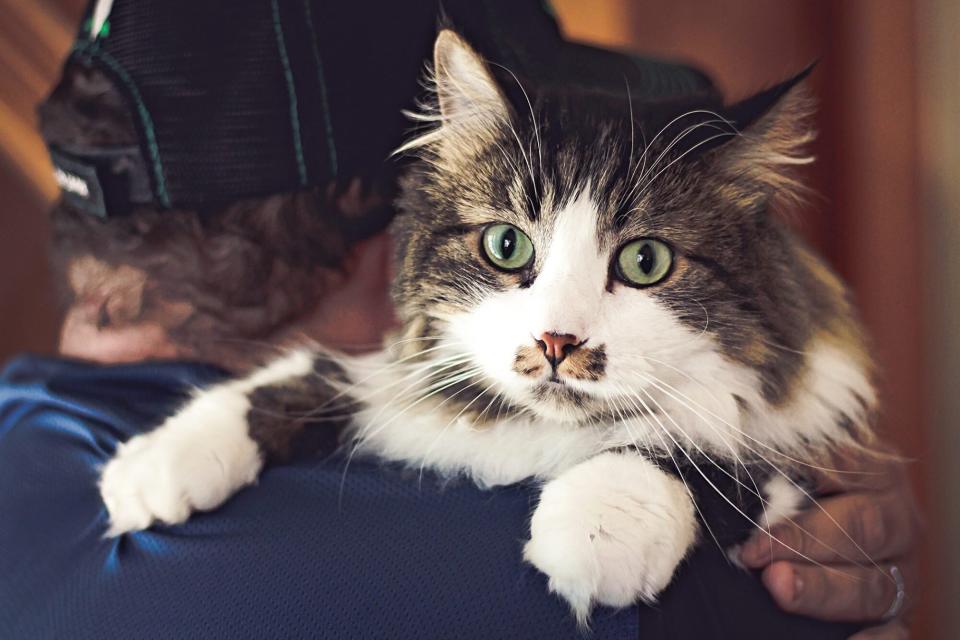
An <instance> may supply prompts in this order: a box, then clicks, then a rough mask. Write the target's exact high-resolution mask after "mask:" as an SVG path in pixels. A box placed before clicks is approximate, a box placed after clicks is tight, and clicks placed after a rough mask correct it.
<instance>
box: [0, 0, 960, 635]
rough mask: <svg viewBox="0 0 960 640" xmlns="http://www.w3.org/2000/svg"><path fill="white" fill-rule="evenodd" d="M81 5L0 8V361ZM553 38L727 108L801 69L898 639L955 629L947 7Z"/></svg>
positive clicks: (916, 2) (21, 329)
mask: <svg viewBox="0 0 960 640" xmlns="http://www.w3.org/2000/svg"><path fill="white" fill-rule="evenodd" d="M84 5H85V0H0V69H3V72H2V73H0V361H2V360H4V359H6V358H7V357H8V356H10V355H11V354H13V353H17V352H20V351H34V352H52V351H53V350H54V348H55V344H56V330H57V318H56V310H55V305H54V297H53V295H52V288H51V285H50V282H49V274H48V271H47V267H46V235H47V223H46V219H45V215H44V210H45V208H46V207H47V206H48V205H49V203H50V202H51V199H52V198H54V197H55V195H56V189H55V187H54V184H53V180H52V177H51V174H50V169H49V165H48V160H47V158H46V152H45V150H44V148H43V146H42V144H41V143H40V141H39V139H38V137H37V136H36V134H35V117H34V106H35V105H36V104H37V102H39V101H40V100H41V99H42V98H43V96H44V95H45V94H46V92H47V91H48V90H49V88H50V86H51V83H52V82H53V81H54V80H55V78H56V77H57V73H58V68H59V64H60V61H61V60H62V58H63V56H64V55H65V53H66V51H67V49H68V48H69V46H70V44H71V40H72V34H73V33H74V30H75V24H76V23H77V21H78V18H79V15H80V12H81V11H82V10H83V7H84ZM553 5H554V7H555V9H556V10H557V14H558V16H559V18H560V21H561V23H562V24H563V26H564V29H565V31H566V32H567V34H568V35H570V36H571V37H574V38H577V39H583V40H589V41H592V42H596V43H601V44H604V45H607V46H614V47H623V48H629V49H633V50H636V51H642V52H647V53H654V54H657V55H661V56H669V57H679V58H682V59H686V60H688V61H692V62H695V63H697V64H698V65H700V66H702V67H703V68H705V69H706V70H708V71H709V72H710V73H711V74H713V75H714V76H715V77H716V78H717V80H718V81H719V83H720V85H721V86H722V87H723V88H724V89H725V90H726V91H727V92H728V95H729V97H730V98H736V97H742V96H744V95H746V94H748V93H750V92H752V91H754V90H756V89H758V88H761V87H762V86H764V85H766V84H770V83H773V82H775V81H777V80H780V79H783V78H785V77H787V76H789V75H792V73H794V72H796V71H797V70H799V69H801V68H803V67H804V66H806V65H807V64H808V63H809V62H811V61H812V60H815V59H819V60H820V64H819V66H818V67H817V69H816V71H815V72H814V74H813V77H812V84H813V88H814V91H815V93H816V95H817V97H818V100H819V104H820V110H819V113H818V116H817V125H818V128H819V131H820V138H819V141H818V142H817V143H816V147H815V153H816V155H817V158H818V162H817V164H816V165H815V166H814V167H813V168H812V169H811V170H810V172H809V178H810V182H811V183H812V185H813V186H814V187H815V190H816V193H817V194H819V195H818V196H817V197H815V198H813V199H812V201H811V203H810V204H809V205H808V206H807V207H806V208H805V209H804V210H803V211H801V212H799V213H798V214H797V215H796V219H795V223H796V225H797V226H798V228H800V229H801V231H802V232H803V233H804V234H805V235H807V237H809V238H810V239H811V241H812V242H813V243H814V244H815V245H816V246H817V247H819V248H820V250H821V251H822V252H824V254H825V255H826V256H827V257H828V258H829V259H830V261H831V262H832V264H833V265H834V266H835V267H836V268H837V270H838V271H839V272H840V273H841V274H842V275H843V276H844V277H845V278H846V279H847V280H848V281H849V282H850V283H851V284H852V285H853V288H854V290H855V292H856V295H857V299H858V302H859V305H860V308H861V310H862V312H863V315H864V318H865V321H866V323H867V325H868V327H869V329H870V332H871V334H872V336H873V338H874V349H875V352H876V357H877V359H878V360H879V362H880V364H881V370H882V379H881V385H882V389H881V393H882V396H881V397H882V398H883V399H884V403H885V404H884V415H883V419H882V428H883V429H884V430H885V431H886V432H887V433H888V434H889V436H890V438H891V439H893V440H894V441H895V442H896V443H897V444H899V446H900V447H901V448H902V450H903V451H904V452H906V454H907V455H908V456H910V457H911V458H912V459H914V462H913V464H912V471H913V479H914V481H915V484H916V486H917V488H918V491H919V492H920V493H921V495H922V498H923V501H924V505H925V508H926V511H927V514H928V519H929V523H930V540H929V541H928V543H927V545H926V549H927V552H928V553H927V556H928V565H929V567H930V570H929V571H928V572H927V574H926V575H927V578H926V584H925V593H923V594H921V597H922V600H923V603H922V606H921V609H920V611H919V612H918V615H917V616H916V618H917V619H916V624H915V633H914V637H915V638H921V639H926V638H953V637H955V633H952V631H951V630H953V629H956V628H960V612H958V607H956V606H955V603H956V602H957V601H958V600H960V553H958V552H957V551H956V550H955V549H954V548H953V547H954V544H953V543H954V542H957V541H960V505H958V503H957V501H956V500H955V499H951V493H952V491H953V489H954V488H960V482H958V481H960V468H958V465H956V464H955V463H954V458H955V456H956V455H957V454H958V453H960V434H958V429H957V428H956V427H957V425H958V423H960V394H958V392H956V391H954V387H955V381H957V380H958V379H960V332H958V331H957V329H958V328H960V320H958V314H960V259H958V258H957V256H956V252H957V250H958V247H960V225H958V219H960V186H958V185H960V144H958V143H960V124H958V120H960V118H958V114H960V62H958V60H957V52H958V51H960V39H958V32H960V3H956V2H955V1H954V0H842V1H841V0H780V1H778V2H769V1H768V0H634V1H630V0H591V1H585V0H554V2H553Z"/></svg>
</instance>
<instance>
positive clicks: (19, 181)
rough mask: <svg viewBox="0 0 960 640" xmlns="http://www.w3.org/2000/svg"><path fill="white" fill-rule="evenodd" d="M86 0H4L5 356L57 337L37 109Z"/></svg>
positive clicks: (0, 242) (0, 356)
mask: <svg viewBox="0 0 960 640" xmlns="http://www.w3.org/2000/svg"><path fill="white" fill-rule="evenodd" d="M83 4H84V3H83V2H82V1H78V0H70V1H64V2H42V1H41V2H37V1H31V2H22V1H19V0H0V15H2V16H3V20H0V68H3V69H4V73H3V74H0V193H2V194H3V201H2V203H0V273H2V274H3V276H2V277H0V361H3V360H5V359H6V358H8V357H9V356H10V355H12V354H14V353H17V352H21V351H38V352H52V350H53V348H54V345H55V339H56V330H57V328H56V324H57V318H56V313H55V310H54V305H53V295H52V291H51V286H50V281H49V273H48V270H47V251H46V249H47V236H48V233H49V229H48V226H47V217H46V209H47V207H48V206H49V203H50V202H51V201H52V199H53V198H54V197H55V196H56V193H57V191H56V186H55V184H54V182H53V178H52V175H51V172H50V165H49V161H48V159H47V153H46V149H45V148H44V146H43V143H42V141H41V140H40V137H39V136H38V135H37V133H36V117H35V111H34V109H35V106H36V105H37V104H38V103H39V102H40V101H41V100H42V99H43V97H44V96H45V95H46V93H47V92H48V91H49V89H50V87H51V85H52V83H53V82H54V81H55V79H56V77H57V74H58V71H59V68H60V63H61V60H62V58H63V57H64V55H65V54H66V52H67V50H68V49H69V47H70V45H71V41H72V36H73V33H74V24H75V23H76V21H77V20H78V19H79V15H80V12H81V11H82V5H83Z"/></svg>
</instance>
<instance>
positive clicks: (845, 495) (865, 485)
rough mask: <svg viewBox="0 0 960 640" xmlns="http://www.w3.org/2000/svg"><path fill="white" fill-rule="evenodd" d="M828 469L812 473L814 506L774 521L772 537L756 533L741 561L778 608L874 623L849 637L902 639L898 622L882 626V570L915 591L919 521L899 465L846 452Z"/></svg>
mask: <svg viewBox="0 0 960 640" xmlns="http://www.w3.org/2000/svg"><path fill="white" fill-rule="evenodd" d="M833 466H834V467H836V468H837V471H838V472H834V473H829V474H827V473H821V474H819V476H818V478H817V480H818V482H819V486H818V488H817V491H818V494H819V495H821V496H825V497H822V498H819V499H818V502H819V505H820V506H819V507H817V506H813V507H811V508H810V509H808V510H807V511H805V512H803V513H801V514H799V515H797V516H795V517H794V518H793V521H792V522H790V521H787V522H783V523H780V524H778V525H776V526H774V527H773V530H772V534H773V537H774V538H776V539H777V540H778V541H779V542H773V541H771V539H770V537H768V536H767V535H766V534H765V533H763V532H757V533H756V534H755V535H754V536H753V537H752V538H751V539H750V540H749V541H748V542H747V544H745V545H744V548H743V550H742V552H741V561H742V562H743V563H744V565H746V566H747V567H749V568H751V569H762V570H763V573H762V579H763V583H764V584H765V585H766V587H767V589H768V590H769V591H770V593H771V594H772V595H773V598H774V599H775V600H776V601H777V604H779V605H780V607H782V608H783V609H784V610H786V611H790V612H792V613H798V614H801V615H806V616H810V617H812V618H819V619H822V620H835V621H847V622H868V623H872V622H876V623H878V625H880V626H877V627H874V628H871V629H868V630H866V631H863V632H861V633H859V634H857V635H856V636H854V639H855V640H867V639H869V638H872V639H883V640H892V639H894V638H906V637H908V632H907V629H906V626H905V625H904V624H903V622H902V620H900V619H897V620H893V621H889V622H886V623H885V624H883V622H884V621H883V617H884V614H885V613H887V611H889V609H890V607H891V605H892V604H893V602H894V599H895V598H896V595H897V587H896V581H895V580H894V579H893V577H892V575H891V573H890V567H891V566H893V565H895V566H896V567H897V568H898V569H899V570H900V572H901V574H902V576H903V579H904V583H905V586H906V588H905V593H906V594H907V597H908V598H909V597H910V596H911V595H915V594H916V588H917V570H918V566H917V565H918V557H917V556H918V544H917V543H918V537H919V531H920V519H919V515H918V511H917V507H916V503H915V500H914V497H913V494H912V493H911V491H910V485H909V481H908V480H907V477H906V472H905V470H904V466H903V464H902V463H899V462H895V461H892V460H882V461H877V460H871V461H864V460H863V459H862V458H861V459H854V458H852V457H847V458H844V459H843V460H841V461H839V462H838V463H837V464H834V465H833ZM799 554H802V555H803V556H806V558H807V559H804V558H801V557H800V555H799ZM814 563H820V565H818V564H814ZM854 639H852V640H854Z"/></svg>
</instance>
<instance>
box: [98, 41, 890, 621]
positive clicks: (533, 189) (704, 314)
mask: <svg viewBox="0 0 960 640" xmlns="http://www.w3.org/2000/svg"><path fill="white" fill-rule="evenodd" d="M803 75H804V74H801V75H800V76H798V77H796V78H793V79H791V80H789V81H787V82H785V83H782V84H780V85H777V86H775V87H773V88H771V89H768V90H766V91H763V92H761V93H759V94H757V95H755V96H753V97H751V98H749V99H747V100H744V101H741V102H739V103H736V104H734V105H732V106H724V105H723V104H722V103H721V102H720V101H719V99H718V98H715V97H711V96H707V95H705V94H704V95H695V96H686V97H676V98H658V99H655V100H644V99H643V98H642V97H638V98H637V100H634V98H633V96H632V94H631V91H630V89H629V86H627V87H625V91H624V92H622V93H615V92H610V93H607V92H604V91H600V90H590V91H585V90H578V89H572V88H570V87H562V86H542V87H537V90H536V91H534V92H533V94H532V95H528V94H527V93H526V92H525V90H524V89H523V87H522V85H520V83H519V80H517V79H516V78H515V77H513V76H512V74H510V75H508V74H505V73H503V70H502V69H498V68H495V67H494V66H493V65H491V64H488V63H487V62H486V61H485V60H484V59H483V58H482V57H481V56H480V55H478V54H477V53H476V52H475V51H474V50H473V49H472V48H471V46H470V45H469V44H467V43H466V42H465V41H464V39H463V38H462V37H461V36H459V35H458V34H457V33H455V32H454V31H452V30H443V31H441V32H440V34H439V36H438V37H437V40H436V42H435V49H434V64H433V82H434V87H433V88H434V91H433V92H432V93H431V95H432V102H430V103H429V104H427V105H426V106H425V107H424V111H423V112H422V113H419V114H414V117H415V118H417V119H419V120H420V121H421V122H422V123H423V124H424V127H425V130H424V131H421V132H420V133H419V134H418V135H416V136H415V137H414V138H413V139H412V140H410V141H409V142H408V143H407V144H405V145H404V146H403V147H402V148H401V150H400V151H402V152H405V153H412V154H415V155H416V156H417V157H418V160H417V161H416V162H415V163H414V164H413V165H412V166H411V168H410V170H409V171H408V173H407V175H406V177H405V178H404V179H403V181H402V185H401V187H402V188H401V195H400V197H399V200H398V209H399V215H398V217H397V219H396V221H395V223H394V227H393V233H394V236H395V239H396V245H397V255H396V272H397V275H396V278H395V281H394V284H393V296H394V300H395V304H396V310H397V315H398V319H399V326H400V328H399V329H398V330H397V332H396V334H395V335H392V336H391V337H389V338H388V339H387V340H385V342H384V345H385V346H384V347H383V349H381V350H380V351H378V352H376V353H373V354H370V355H364V356H346V355H342V354H337V353H332V352H327V351H324V350H322V349H319V348H317V349H310V348H304V349H299V350H294V351H292V352H290V353H288V354H287V355H285V356H283V357H281V358H279V359H277V360H276V361H275V362H273V363H272V364H269V365H268V366H266V367H264V368H262V369H260V370H257V371H255V372H254V373H253V374H252V375H250V376H248V377H246V378H243V379H236V380H231V381H228V382H225V383H222V384H220V385H218V386H214V387H212V388H210V389H207V390H203V391H198V392H197V393H196V394H195V396H194V397H193V398H192V400H191V401H190V402H188V403H187V404H186V405H185V406H184V407H183V408H182V410H180V411H179V412H178V413H177V414H175V415H173V416H172V417H171V418H169V419H168V420H167V421H166V422H165V423H164V424H162V425H161V426H160V427H159V428H157V429H156V430H154V431H152V432H150V433H146V434H144V435H139V436H136V437H134V438H132V439H131V440H130V441H129V442H127V443H126V444H124V445H121V446H120V447H119V449H118V451H117V453H116V456H115V457H114V458H113V459H112V460H110V461H109V462H108V464H106V466H105V467H104V469H103V471H102V476H101V480H100V491H101V495H102V497H103V500H104V502H105V504H106V506H107V509H108V511H109V514H110V519H111V528H110V531H109V535H119V534H121V533H123V532H128V531H135V530H140V529H144V528H147V527H148V526H150V524H151V523H153V522H155V521H161V522H165V523H180V522H183V521H185V520H186V519H187V518H188V517H189V515H190V513H191V512H192V511H196V510H208V509H213V508H215V507H217V506H218V505H220V504H221V503H223V502H224V501H225V500H226V499H227V498H228V497H230V496H231V495H232V494H233V493H235V492H236V491H237V490H239V489H240V488H241V487H243V486H245V485H249V484H251V483H253V482H254V481H255V480H256V478H257V475H258V474H259V473H260V471H261V469H262V468H263V466H264V464H266V463H269V462H271V461H278V460H284V459H286V458H288V457H289V456H291V455H294V454H295V453H297V452H298V451H301V450H303V449H304V448H305V447H307V446H308V445H307V441H308V440H309V438H310V437H311V434H315V433H316V432H317V430H329V429H333V428H336V429H339V430H341V431H342V433H343V434H344V435H343V437H344V439H345V441H346V446H347V447H349V448H350V450H351V453H363V454H366V455H372V456H377V457H379V458H382V459H383V460H387V461H400V462H402V463H405V464H407V465H409V466H411V467H414V468H420V469H424V468H426V469H430V470H432V471H434V472H436V473H438V474H440V475H441V476H463V477H467V478H469V479H471V480H472V481H474V482H476V483H477V484H478V485H480V486H483V487H494V486H497V485H505V484H511V483H516V482H520V481H523V480H530V479H533V480H535V481H540V482H542V491H541V494H540V498H539V503H538V504H537V506H536V507H535V509H534V510H533V512H532V516H531V521H530V537H529V540H528V541H527V542H526V544H525V547H524V550H523V557H524V558H525V560H526V561H527V562H529V563H531V564H532V565H534V566H535V567H536V568H537V569H539V570H540V571H542V572H543V573H545V574H546V575H547V576H548V578H549V588H550V589H551V590H552V591H553V592H555V593H557V594H559V596H560V597H562V598H563V599H565V600H566V601H567V602H568V603H569V605H570V607H571V609H572V610H573V612H574V613H575V614H576V616H577V618H578V619H579V620H580V621H581V622H583V623H585V622H586V621H587V620H588V618H589V615H590V612H591V609H592V608H593V607H594V606H596V605H607V606H614V607H620V606H626V605H629V604H631V603H634V602H637V601H645V602H653V601H654V600H655V599H656V598H657V596H658V594H660V593H661V592H662V591H663V589H665V588H666V587H667V585H668V584H669V583H670V581H671V579H672V577H673V575H674V573H675V571H676V568H677V566H678V565H679V564H680V562H681V561H682V560H683V558H684V557H685V556H686V555H687V554H688V553H689V551H690V549H691V548H692V547H693V546H694V545H695V544H697V541H698V539H699V538H700V537H701V525H702V524H706V523H704V522H701V520H700V519H699V518H698V510H699V507H698V504H697V500H695V495H694V494H693V493H692V492H691V491H690V490H689V489H688V487H687V484H686V482H685V480H684V478H683V476H682V472H681V473H680V474H678V471H680V470H681V468H682V466H683V465H686V466H687V467H688V469H695V470H696V469H698V467H699V466H703V465H704V464H705V463H706V465H714V466H715V467H716V468H717V469H721V470H727V469H732V470H734V471H736V470H737V469H738V468H741V467H742V468H746V467H747V465H749V464H752V463H754V462H763V463H764V468H765V469H766V472H765V473H764V474H763V475H762V476H761V477H756V476H751V477H750V481H749V482H745V481H740V480H739V476H738V475H737V474H736V473H732V472H729V471H724V473H725V475H726V476H728V477H729V478H732V479H734V480H735V481H736V485H737V487H738V489H737V492H739V493H743V494H751V493H752V494H753V495H754V496H755V497H756V498H757V499H758V501H759V502H762V508H763V513H757V512H755V513H753V515H751V514H749V513H746V512H745V511H743V510H742V509H738V510H739V511H741V512H743V514H744V516H745V517H747V518H748V519H749V521H750V522H751V523H752V525H754V526H762V527H767V526H770V525H771V524H772V523H774V522H776V521H777V520H782V519H784V518H788V517H789V516H790V515H791V514H793V513H795V512H796V510H797V509H798V508H799V507H800V505H801V504H802V503H803V501H804V500H805V498H806V497H807V494H806V491H805V490H804V489H803V486H802V484H801V483H800V482H799V481H798V479H799V477H800V476H801V475H802V470H803V467H804V465H805V464H815V463H816V461H818V460H822V459H823V458H824V456H826V455H827V454H828V453H829V452H830V451H831V450H833V449H834V448H837V447H846V446H864V444H865V443H867V442H869V441H870V439H871V437H872V435H871V430H870V423H871V414H872V412H873V410H874V407H875V404H876V398H875V394H874V390H873V386H872V384H871V363H870V359H869V356H868V355H867V351H866V348H865V346H864V339H863V337H862V335H861V331H860V328H859V325H858V322H857V320H856V317H855V312H854V310H853V308H852V306H851V304H850V302H849V300H848V295H847V293H846V290H845V288H844V286H843V285H842V284H841V282H840V281H839V280H838V279H837V277H836V276H834V275H833V274H832V273H831V272H830V270H829V269H828V268H827V267H826V266H825V265H824V263H823V262H822V261H821V260H820V259H818V258H817V257H816V256H815V255H814V254H813V253H812V252H811V251H810V250H809V249H807V248H806V247H805V246H804V245H803V244H802V242H801V241H800V240H799V239H798V238H797V237H795V235H794V234H793V233H792V232H791V231H790V230H789V229H788V227H787V225H786V224H785V223H784V222H783V221H782V220H781V219H780V217H778V215H776V213H777V211H776V210H777V209H778V208H780V207H781V206H782V205H783V204H784V203H788V202H789V200H790V199H791V198H795V197H797V196H798V195H799V193H800V192H801V190H802V185H801V184H800V183H799V182H798V179H797V178H796V176H795V173H794V171H795V167H796V166H797V165H802V164H805V163H807V162H809V161H810V158H809V157H808V156H806V155H805V154H804V146H805V145H806V144H807V143H809V141H810V140H811V138H812V133H811V131H810V129H809V126H808V124H807V119H808V112H809V100H808V99H807V98H806V97H805V93H804V91H803V86H802V84H799V82H800V80H801V79H802V77H803ZM701 475H702V476H703V478H704V479H707V481H708V482H710V481H709V479H708V478H709V476H707V475H705V474H703V473H702V472H701ZM758 481H759V482H760V484H759V485H758V484H756V482H758ZM758 486H759V487H760V488H759V489H758V488H757V487H758ZM725 499H727V498H725ZM727 500H728V501H729V499H727ZM731 504H732V503H731Z"/></svg>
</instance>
